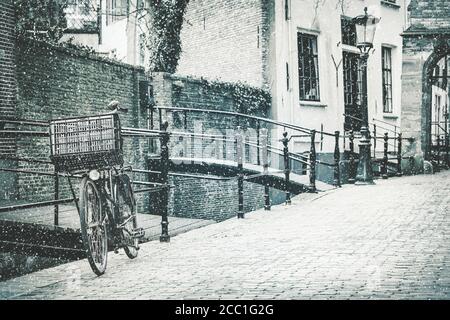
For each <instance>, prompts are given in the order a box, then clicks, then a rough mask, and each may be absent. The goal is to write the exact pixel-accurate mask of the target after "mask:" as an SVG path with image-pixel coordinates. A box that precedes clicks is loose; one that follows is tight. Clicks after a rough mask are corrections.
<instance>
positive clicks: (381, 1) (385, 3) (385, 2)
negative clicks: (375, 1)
mask: <svg viewBox="0 0 450 320" xmlns="http://www.w3.org/2000/svg"><path fill="white" fill-rule="evenodd" d="M380 3H381V4H382V5H383V6H386V7H390V8H392V9H400V5H398V4H396V3H392V2H388V1H384V0H380Z"/></svg>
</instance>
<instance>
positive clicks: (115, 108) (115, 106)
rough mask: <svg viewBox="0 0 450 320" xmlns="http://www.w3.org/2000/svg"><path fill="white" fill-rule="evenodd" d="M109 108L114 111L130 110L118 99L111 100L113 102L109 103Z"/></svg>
mask: <svg viewBox="0 0 450 320" xmlns="http://www.w3.org/2000/svg"><path fill="white" fill-rule="evenodd" d="M108 109H109V110H112V111H118V112H125V113H127V112H128V109H127V108H122V107H121V106H120V103H119V101H117V100H113V101H111V102H110V103H109V104H108Z"/></svg>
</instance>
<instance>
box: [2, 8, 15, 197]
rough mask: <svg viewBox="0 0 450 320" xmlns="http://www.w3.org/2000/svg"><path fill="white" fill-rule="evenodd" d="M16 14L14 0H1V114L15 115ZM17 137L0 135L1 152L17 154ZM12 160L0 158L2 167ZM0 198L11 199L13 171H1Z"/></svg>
mask: <svg viewBox="0 0 450 320" xmlns="http://www.w3.org/2000/svg"><path fill="white" fill-rule="evenodd" d="M14 37H15V16H14V7H13V2H12V0H2V1H1V2H0V115H1V116H13V115H14V113H15V101H16V70H15V61H14V54H15V45H14ZM15 149H16V146H15V138H14V137H0V154H4V155H14V154H15ZM15 165H16V164H15V163H14V162H11V161H7V160H2V159H0V166H1V167H14V166H15ZM0 181H1V184H2V187H3V188H2V189H0V200H3V199H9V198H10V193H9V192H7V190H14V189H15V186H16V179H15V176H14V175H13V174H11V173H7V172H0Z"/></svg>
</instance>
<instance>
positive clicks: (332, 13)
mask: <svg viewBox="0 0 450 320" xmlns="http://www.w3.org/2000/svg"><path fill="white" fill-rule="evenodd" d="M403 1H404V0H400V1H398V2H400V3H399V5H400V8H394V7H391V6H386V5H382V4H381V3H380V0H346V1H344V6H343V7H342V8H341V7H339V6H336V3H337V1H331V0H291V19H290V20H287V21H286V20H285V17H284V0H283V1H276V6H277V7H276V27H275V33H276V36H275V39H276V40H275V41H276V58H275V59H274V61H273V63H275V64H276V70H277V73H276V80H275V81H274V83H273V86H272V91H273V92H277V93H278V94H277V95H276V96H274V110H273V114H274V117H275V118H276V119H278V120H280V121H286V122H292V123H295V124H298V125H301V126H304V127H308V128H315V129H318V130H319V129H320V127H321V125H323V126H324V130H326V131H329V132H334V131H335V130H339V131H341V132H343V123H344V117H343V113H344V92H343V91H344V89H343V86H342V84H343V70H342V67H343V66H342V62H341V61H342V50H343V46H342V44H341V20H340V18H341V14H344V15H345V16H349V17H354V16H357V15H360V14H363V13H364V11H363V10H364V7H365V6H367V7H369V13H374V14H375V15H376V16H379V17H381V21H380V24H379V26H378V29H377V33H376V36H375V41H374V49H375V51H374V52H373V53H371V55H370V58H369V64H368V105H369V120H370V121H371V120H372V118H377V119H379V120H382V121H386V122H388V123H392V124H396V125H399V124H400V106H401V70H402V38H401V36H400V34H401V32H402V31H403V26H404V21H405V20H404V10H402V9H403V8H402V7H401V5H402V2H403ZM316 4H318V5H317V9H316ZM298 31H302V32H311V33H313V34H314V33H315V34H317V35H318V53H319V72H320V91H321V99H320V102H318V103H315V102H314V103H310V102H308V103H302V102H300V101H299V88H298V86H299V85H298V50H297V32H298ZM382 45H388V46H390V47H392V48H393V51H392V64H393V66H392V67H393V79H392V81H393V110H394V111H393V114H384V113H383V99H382V72H381V46H382ZM332 57H334V60H335V61H336V63H337V64H339V63H340V62H341V64H340V66H339V69H338V72H337V77H338V79H337V81H338V84H336V68H335V65H334V63H333V58H332ZM286 62H288V63H289V65H290V75H291V77H290V78H291V83H290V87H291V89H290V90H289V91H288V90H287V89H286V72H285V69H286V66H285V64H286ZM328 140H331V139H328ZM331 147H332V143H331V144H329V146H328V148H329V149H331ZM298 148H301V147H298ZM305 148H306V145H305ZM302 149H303V148H302Z"/></svg>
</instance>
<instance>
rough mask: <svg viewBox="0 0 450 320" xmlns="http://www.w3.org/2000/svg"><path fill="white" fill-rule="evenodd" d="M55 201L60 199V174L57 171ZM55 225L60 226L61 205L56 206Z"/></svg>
mask: <svg viewBox="0 0 450 320" xmlns="http://www.w3.org/2000/svg"><path fill="white" fill-rule="evenodd" d="M54 192H55V200H58V199H59V177H58V172H57V171H56V170H55V189H54ZM54 225H55V226H58V225H59V205H58V204H55V207H54Z"/></svg>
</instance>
